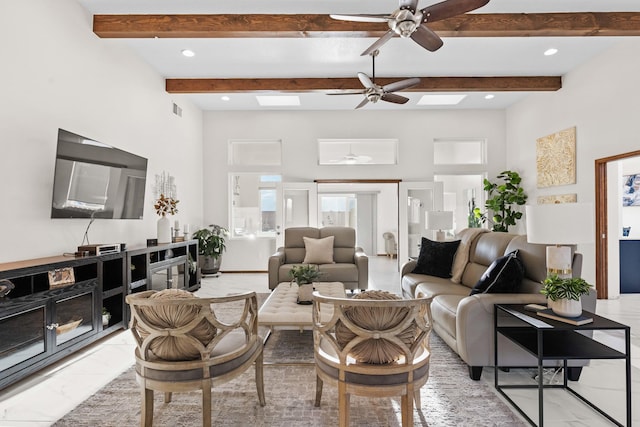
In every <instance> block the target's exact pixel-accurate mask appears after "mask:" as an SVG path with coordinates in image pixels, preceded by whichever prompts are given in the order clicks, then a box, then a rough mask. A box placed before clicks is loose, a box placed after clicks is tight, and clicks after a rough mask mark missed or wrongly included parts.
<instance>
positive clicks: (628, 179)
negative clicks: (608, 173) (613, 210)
mask: <svg viewBox="0 0 640 427" xmlns="http://www.w3.org/2000/svg"><path fill="white" fill-rule="evenodd" d="M622 206H640V173H634V174H632V175H623V176H622Z"/></svg>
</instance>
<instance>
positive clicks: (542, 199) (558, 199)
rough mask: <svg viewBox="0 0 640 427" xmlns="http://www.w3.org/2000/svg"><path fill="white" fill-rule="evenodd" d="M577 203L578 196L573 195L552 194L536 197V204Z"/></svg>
mask: <svg viewBox="0 0 640 427" xmlns="http://www.w3.org/2000/svg"><path fill="white" fill-rule="evenodd" d="M577 201H578V195H577V194H575V193H573V194H554V195H551V196H538V204H539V205H544V204H549V203H551V204H553V203H576V202H577Z"/></svg>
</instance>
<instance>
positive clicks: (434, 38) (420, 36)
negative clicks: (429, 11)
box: [411, 25, 444, 52]
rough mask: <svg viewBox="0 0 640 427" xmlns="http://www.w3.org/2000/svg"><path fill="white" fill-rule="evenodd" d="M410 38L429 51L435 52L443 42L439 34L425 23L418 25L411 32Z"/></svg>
mask: <svg viewBox="0 0 640 427" xmlns="http://www.w3.org/2000/svg"><path fill="white" fill-rule="evenodd" d="M411 38H412V39H413V41H414V42H416V43H418V44H419V45H420V46H422V47H423V48H425V49H427V50H428V51H430V52H435V51H436V50H438V49H440V48H441V47H442V45H443V44H444V42H443V41H442V39H441V38H440V36H439V35H437V34H436V33H434V32H433V31H431V29H430V28H428V27H427V26H425V25H420V26H419V27H418V29H416V30H415V31H414V32H413V34H411Z"/></svg>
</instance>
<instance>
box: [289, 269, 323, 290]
mask: <svg viewBox="0 0 640 427" xmlns="http://www.w3.org/2000/svg"><path fill="white" fill-rule="evenodd" d="M320 276H322V273H321V272H320V270H318V267H317V266H315V265H312V264H302V265H294V266H293V267H292V268H291V270H289V277H291V283H293V282H296V283H297V284H298V286H299V285H305V284H308V283H313V282H315V281H317V280H318V279H319V278H320Z"/></svg>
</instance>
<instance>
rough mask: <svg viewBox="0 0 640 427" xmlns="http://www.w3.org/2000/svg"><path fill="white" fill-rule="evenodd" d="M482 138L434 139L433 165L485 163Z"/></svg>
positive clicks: (484, 144) (484, 149)
mask: <svg viewBox="0 0 640 427" xmlns="http://www.w3.org/2000/svg"><path fill="white" fill-rule="evenodd" d="M485 146H486V143H485V140H484V139H468V140H465V139H435V140H434V141H433V164H434V165H483V164H485V163H486V155H485V152H486V148H485Z"/></svg>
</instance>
